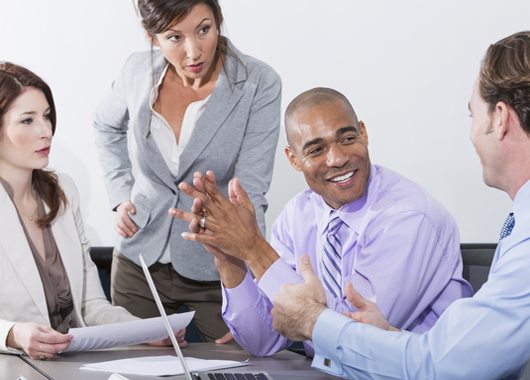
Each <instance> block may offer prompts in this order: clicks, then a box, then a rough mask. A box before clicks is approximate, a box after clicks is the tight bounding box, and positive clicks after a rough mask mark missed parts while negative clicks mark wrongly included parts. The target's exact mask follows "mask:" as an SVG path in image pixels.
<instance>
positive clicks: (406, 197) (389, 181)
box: [366, 166, 456, 229]
mask: <svg viewBox="0 0 530 380" xmlns="http://www.w3.org/2000/svg"><path fill="white" fill-rule="evenodd" d="M376 169H377V173H376V174H375V175H374V176H373V178H372V185H373V186H372V187H371V189H369V191H371V192H372V193H371V194H369V196H370V198H371V199H372V203H371V205H370V211H369V212H367V214H366V216H367V217H368V218H370V219H379V220H380V221H384V220H390V219H391V218H395V217H398V218H399V217H400V216H407V215H412V214H417V215H421V216H422V217H425V218H426V219H427V220H429V222H430V223H431V225H432V226H433V227H434V228H435V229H438V228H442V227H443V226H452V228H456V221H455V220H454V218H453V217H452V215H451V214H450V213H449V211H447V209H446V208H445V207H444V206H443V205H442V204H441V203H440V202H438V201H437V200H436V199H435V198H434V197H433V196H432V195H430V194H429V193H428V192H427V191H426V190H425V189H424V188H423V187H422V186H421V185H419V184H417V183H415V182H414V181H412V180H410V179H408V178H406V177H405V176H403V175H401V174H398V173H396V172H394V171H392V170H390V169H387V168H384V167H381V166H376ZM377 225H378V223H374V224H373V226H374V227H375V226H377Z"/></svg>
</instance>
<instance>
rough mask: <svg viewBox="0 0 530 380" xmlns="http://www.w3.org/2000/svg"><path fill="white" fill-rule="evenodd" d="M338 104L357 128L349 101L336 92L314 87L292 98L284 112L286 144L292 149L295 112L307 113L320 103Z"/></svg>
mask: <svg viewBox="0 0 530 380" xmlns="http://www.w3.org/2000/svg"><path fill="white" fill-rule="evenodd" d="M333 102H340V103H342V104H343V106H344V109H346V110H347V112H348V113H350V114H351V116H352V119H353V120H354V121H355V127H357V128H359V120H358V119H357V114H356V113H355V110H354V109H353V107H352V105H351V103H350V101H349V100H348V98H346V97H345V96H344V95H342V94H341V93H340V92H338V91H337V90H333V89H331V88H327V87H316V88H313V89H311V90H307V91H305V92H302V93H301V94H300V95H298V96H297V97H296V98H294V99H293V100H292V101H291V103H289V105H288V106H287V109H286V110H285V134H286V136H287V143H288V144H289V146H290V147H291V148H294V147H293V139H292V132H293V127H294V126H295V125H296V124H295V123H293V120H292V118H293V116H294V114H295V113H296V112H298V111H301V112H304V111H308V110H310V109H312V108H314V107H317V106H319V105H320V104H322V103H333Z"/></svg>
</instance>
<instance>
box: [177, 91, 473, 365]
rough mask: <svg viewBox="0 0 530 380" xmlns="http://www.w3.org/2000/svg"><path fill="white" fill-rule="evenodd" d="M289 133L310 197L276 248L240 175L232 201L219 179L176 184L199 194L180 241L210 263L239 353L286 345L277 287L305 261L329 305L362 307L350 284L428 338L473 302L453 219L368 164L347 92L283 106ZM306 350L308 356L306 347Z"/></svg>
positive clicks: (284, 219) (280, 229)
mask: <svg viewBox="0 0 530 380" xmlns="http://www.w3.org/2000/svg"><path fill="white" fill-rule="evenodd" d="M285 125H286V131H287V139H288V142H289V146H288V147H286V148H285V153H286V155H287V158H288V160H289V162H290V163H291V165H292V166H293V167H294V168H295V169H296V170H298V171H301V172H303V174H304V176H305V179H306V181H307V184H308V185H309V187H310V189H308V190H306V191H304V192H302V193H300V194H298V195H297V196H295V197H294V198H293V199H292V200H291V201H289V203H287V205H286V206H285V208H284V210H283V212H282V213H281V215H280V216H279V217H278V219H277V220H276V222H275V224H274V226H273V230H272V238H271V243H270V245H269V244H268V243H267V242H266V241H265V239H263V237H262V236H261V234H260V233H259V229H258V228H257V223H256V221H255V217H254V215H253V207H252V204H251V203H250V201H249V200H248V197H247V196H246V194H245V192H244V190H243V189H242V188H241V187H240V186H239V182H238V180H237V179H235V180H232V182H231V183H230V187H229V193H230V198H231V202H230V201H228V200H227V199H225V198H224V197H223V196H222V195H221V194H220V193H219V191H217V189H216V187H215V185H214V182H215V178H214V176H213V173H211V172H209V173H207V175H206V177H204V176H203V175H201V174H196V178H195V180H194V186H195V188H193V187H191V186H189V185H187V184H181V186H180V189H181V190H182V191H184V192H185V193H186V194H188V195H190V196H192V197H194V198H196V199H195V201H194V206H193V208H192V213H187V212H184V211H181V210H175V209H172V210H171V211H170V214H171V215H173V216H175V217H177V218H180V219H184V220H188V221H190V223H191V224H190V229H191V230H192V232H193V233H184V234H183V237H184V238H185V239H187V240H192V241H199V242H202V243H204V244H205V247H206V248H207V249H208V250H209V251H210V252H211V253H212V254H213V255H214V256H215V262H216V265H217V268H218V270H219V273H220V275H221V280H222V283H223V297H224V298H223V318H224V319H225V321H226V323H227V324H228V326H229V327H230V330H231V331H232V333H233V335H234V337H235V339H236V340H237V341H238V342H239V344H241V346H243V347H244V348H245V349H246V350H248V351H249V352H251V353H252V354H254V355H257V356H262V355H271V354H274V353H275V352H277V351H279V350H282V349H284V348H287V347H289V345H291V343H292V341H290V340H288V339H286V338H284V337H282V336H281V335H280V334H279V333H278V332H276V331H275V330H274V329H273V327H272V317H271V314H270V311H271V309H272V308H273V304H272V302H271V300H272V298H273V297H274V296H275V295H276V294H278V293H279V291H280V287H281V285H283V284H296V283H300V282H302V281H303V279H302V277H301V276H300V270H299V268H298V265H299V264H298V263H299V259H300V257H301V256H302V255H303V254H307V255H309V257H310V260H311V264H312V265H313V268H315V269H316V274H317V276H318V278H319V279H320V280H321V282H322V284H323V286H324V289H325V292H326V299H327V306H328V307H329V308H330V309H332V310H335V311H337V312H340V313H351V312H354V311H356V310H357V309H355V308H354V307H353V306H352V305H351V303H350V302H348V300H347V299H346V295H345V291H344V286H345V284H346V283H347V282H351V283H352V284H353V286H354V287H355V289H356V290H357V291H358V292H359V293H360V294H361V295H362V296H363V297H365V298H366V299H369V300H371V301H373V302H375V303H376V304H377V305H378V306H379V308H380V310H381V312H382V314H383V315H384V316H385V317H386V318H387V319H388V321H389V322H390V324H392V325H393V326H396V327H399V328H402V329H406V330H410V331H414V332H417V333H422V332H425V331H427V330H429V329H430V328H431V327H432V326H433V325H434V324H435V322H436V321H437V320H438V318H439V317H440V315H441V314H442V313H443V311H444V310H445V309H446V307H447V306H448V305H449V304H450V303H451V302H453V301H454V300H456V299H458V298H461V297H466V296H471V295H472V290H471V287H470V285H469V284H468V283H467V282H466V281H465V280H463V278H462V261H461V256H460V248H459V233H458V229H457V226H456V223H455V221H454V219H453V217H452V216H451V215H450V214H449V213H448V212H447V210H446V209H445V208H444V207H443V206H442V205H441V204H440V203H439V202H437V201H436V200H435V199H434V198H432V197H431V196H430V195H429V194H428V193H427V192H426V191H425V190H424V189H423V188H421V187H420V186H418V185H416V184H415V183H413V182H412V181H410V180H408V179H406V178H404V177H402V176H401V175H399V174H397V173H395V172H393V171H391V170H389V169H386V168H383V167H381V166H378V165H372V164H371V162H370V157H369V153H368V134H367V130H366V126H365V124H364V123H363V122H362V121H359V120H358V119H357V115H356V114H355V111H354V110H353V107H352V106H351V104H350V102H349V101H348V99H347V98H346V97H345V96H344V95H342V94H341V93H339V92H337V91H335V90H332V89H328V88H315V89H312V90H309V91H306V92H304V93H302V94H301V95H299V96H298V97H296V98H295V99H294V100H293V101H292V102H291V104H290V105H289V106H288V107H287V110H286V115H285ZM199 221H201V222H199ZM199 224H202V227H203V228H200V226H199ZM245 264H247V265H248V267H249V268H250V269H251V270H252V272H253V274H254V276H255V277H256V279H255V280H253V279H252V276H251V274H250V272H249V271H248V270H247V267H246V265H245ZM304 346H305V348H306V353H307V354H308V355H309V356H313V347H312V343H311V341H306V342H304Z"/></svg>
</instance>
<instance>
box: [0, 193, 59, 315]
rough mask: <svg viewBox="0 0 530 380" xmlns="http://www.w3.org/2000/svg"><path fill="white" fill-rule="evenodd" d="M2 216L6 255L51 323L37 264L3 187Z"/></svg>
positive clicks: (1, 233)
mask: <svg viewBox="0 0 530 380" xmlns="http://www.w3.org/2000/svg"><path fill="white" fill-rule="evenodd" d="M0 215H2V218H0V242H1V245H2V247H3V249H4V250H5V254H6V256H7V257H8V258H9V260H10V261H11V263H12V264H13V268H14V269H15V271H16V272H17V274H18V276H19V277H20V280H21V281H22V283H23V284H24V286H25V287H26V290H27V292H28V294H29V296H30V297H31V298H32V299H33V302H34V303H35V305H36V306H37V308H38V310H39V311H40V313H41V314H42V316H43V318H44V320H46V321H49V320H50V318H49V313H48V306H47V305H46V296H45V295H44V288H43V286H42V281H41V278H40V274H39V270H38V269H37V264H36V263H35V259H34V257H33V254H32V253H31V248H30V247H29V243H28V240H27V239H26V235H25V234H24V230H23V228H22V225H21V224H20V222H19V219H18V215H17V211H16V209H15V206H14V205H13V202H12V201H11V199H10V198H9V196H8V195H7V193H6V191H5V189H4V188H3V186H1V185H0Z"/></svg>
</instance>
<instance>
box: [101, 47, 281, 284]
mask: <svg viewBox="0 0 530 380" xmlns="http://www.w3.org/2000/svg"><path fill="white" fill-rule="evenodd" d="M230 46H231V48H232V50H233V51H234V52H235V53H236V54H237V56H238V57H239V59H240V60H241V61H242V62H243V64H244V66H242V65H241V63H240V62H237V60H235V59H234V58H232V57H230V56H227V59H226V62H225V66H226V69H227V72H228V78H229V79H228V78H227V75H225V71H224V70H221V74H220V76H219V79H218V82H217V83H216V86H215V89H214V90H213V93H212V95H211V97H210V100H209V101H208V103H207V106H206V109H205V111H204V113H203V115H202V116H201V118H200V119H199V121H198V123H197V125H196V127H195V129H194V131H193V133H192V135H191V138H190V140H189V142H188V144H187V145H186V148H185V149H184V151H183V152H182V154H181V157H180V164H179V171H178V175H177V177H176V178H174V177H173V176H172V174H171V172H170V171H169V169H168V168H167V166H166V164H165V162H164V160H163V158H162V155H161V153H160V151H159V150H158V147H157V146H156V143H155V142H154V140H153V138H152V136H151V134H150V128H149V119H150V116H151V110H150V108H149V96H150V93H151V90H152V88H153V83H156V82H157V81H158V80H159V78H160V75H161V73H162V69H163V68H164V66H165V64H166V62H167V61H166V59H165V58H164V56H163V55H162V53H161V52H160V51H154V52H153V53H151V52H149V51H147V52H140V53H135V54H133V55H132V56H131V57H130V58H129V59H128V61H127V62H126V64H125V67H124V68H123V70H122V71H121V73H120V75H119V76H118V78H117V79H116V80H115V81H114V83H113V85H112V88H111V90H110V91H109V92H108V93H107V94H106V96H105V97H104V98H103V99H102V101H101V103H100V104H99V106H98V107H97V108H96V111H95V113H94V128H95V141H96V146H97V148H98V154H99V159H100V163H101V166H102V168H103V173H104V181H105V185H106V187H107V192H108V195H109V198H110V203H111V207H112V208H113V209H115V208H116V207H117V206H118V205H119V204H120V203H121V202H123V201H124V200H125V199H127V198H130V199H131V202H132V204H133V205H134V206H135V208H136V214H135V215H131V218H132V220H133V221H134V222H135V223H136V225H137V226H138V232H136V234H135V235H134V236H133V237H132V238H123V237H121V236H118V238H117V242H116V248H117V249H118V251H119V252H120V253H122V254H123V255H125V256H126V257H128V258H129V259H131V260H133V261H134V262H136V263H137V264H138V265H140V262H139V254H140V253H141V254H142V255H143V256H144V258H145V260H146V262H147V264H148V265H151V264H153V263H155V262H156V261H158V259H159V258H160V256H161V255H162V253H163V250H164V248H165V245H166V242H167V241H168V238H169V239H170V248H171V262H172V264H173V267H174V268H175V270H176V271H177V272H178V273H179V274H181V275H182V276H184V277H187V278H191V279H194V280H199V281H215V280H219V273H218V271H217V268H216V267H215V264H214V260H213V256H212V255H211V254H210V253H208V252H207V251H206V250H205V249H204V248H203V246H202V244H199V243H194V242H189V241H186V240H184V239H182V237H181V236H180V234H181V232H183V231H188V223H187V222H184V221H181V220H178V219H175V218H172V217H171V216H170V215H169V214H168V209H169V208H170V207H177V208H179V209H181V210H185V211H189V210H190V208H191V205H192V199H191V198H190V197H189V196H187V195H186V194H184V193H182V192H180V191H179V190H178V188H177V185H178V184H179V183H180V182H183V181H184V182H187V183H189V184H191V183H192V179H193V173H194V172H196V171H199V172H201V173H205V172H206V171H207V170H212V171H213V172H214V173H215V176H216V181H217V185H218V187H219V189H220V191H221V192H222V193H223V194H224V195H225V196H227V195H228V182H229V181H230V179H232V178H234V177H238V178H239V180H240V181H241V185H242V186H243V188H244V189H245V190H246V191H247V192H248V194H249V196H250V199H251V200H252V203H253V204H254V206H255V207H256V213H257V218H258V222H259V225H260V228H261V231H262V233H264V231H265V218H264V213H265V211H266V210H267V201H266V199H265V193H266V192H267V191H268V189H269V185H270V181H271V177H272V169H273V164H274V155H275V152H276V145H277V143H278V133H279V128H280V101H281V81H280V77H279V76H278V74H277V73H276V72H275V71H274V70H273V69H272V68H271V67H269V66H268V65H266V64H265V63H263V62H261V61H259V60H257V59H255V58H252V57H249V56H247V55H244V54H242V53H241V52H239V51H238V50H237V49H236V48H235V47H234V46H233V45H230ZM151 54H153V56H152V57H151ZM151 62H152V63H153V66H152V65H151ZM153 76H154V77H153ZM128 138H129V139H131V140H132V141H129V144H128V143H127V139H128ZM128 145H129V147H130V148H131V152H130V154H129V150H128ZM133 167H134V174H133Z"/></svg>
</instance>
